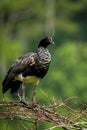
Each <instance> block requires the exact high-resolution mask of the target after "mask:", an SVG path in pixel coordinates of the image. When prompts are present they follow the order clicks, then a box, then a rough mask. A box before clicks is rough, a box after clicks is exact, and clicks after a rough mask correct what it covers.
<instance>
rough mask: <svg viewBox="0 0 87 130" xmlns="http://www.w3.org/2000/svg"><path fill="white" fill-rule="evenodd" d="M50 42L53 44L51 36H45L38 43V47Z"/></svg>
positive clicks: (45, 45)
mask: <svg viewBox="0 0 87 130" xmlns="http://www.w3.org/2000/svg"><path fill="white" fill-rule="evenodd" d="M50 44H54V41H53V40H52V37H49V36H48V37H45V38H44V39H42V40H41V41H40V43H39V45H38V48H39V47H45V48H46V47H47V46H48V45H50Z"/></svg>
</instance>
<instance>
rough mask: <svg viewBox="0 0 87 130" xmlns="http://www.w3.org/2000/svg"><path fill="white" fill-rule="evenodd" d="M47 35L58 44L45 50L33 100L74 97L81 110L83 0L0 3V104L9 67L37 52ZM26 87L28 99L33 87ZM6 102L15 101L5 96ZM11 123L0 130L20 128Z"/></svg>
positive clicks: (86, 42) (86, 75) (85, 85)
mask: <svg viewBox="0 0 87 130" xmlns="http://www.w3.org/2000/svg"><path fill="white" fill-rule="evenodd" d="M47 35H49V36H52V37H53V40H54V42H55V44H56V45H55V46H50V47H49V50H50V52H51V55H52V62H51V66H50V69H49V72H48V74H47V75H46V76H45V78H44V79H42V81H41V82H40V84H39V85H38V87H37V100H38V101H39V102H41V103H42V104H43V103H45V104H49V103H51V101H52V99H54V98H55V99H56V100H64V99H66V98H70V97H75V96H76V97H78V99H79V102H78V105H79V106H82V104H85V103H87V0H38V1H33V0H0V100H2V99H3V95H2V90H1V89H2V85H1V83H2V80H3V79H4V77H5V75H6V73H7V71H8V69H9V68H10V66H11V64H12V63H13V62H14V61H15V59H16V58H17V57H19V56H20V55H23V54H25V53H28V52H30V51H36V50H37V45H38V43H39V41H40V40H41V39H42V38H43V37H45V36H47ZM27 86H28V87H27V93H26V97H27V99H28V100H29V101H31V96H32V90H33V86H32V85H29V84H27ZM5 99H6V100H8V101H10V100H16V101H18V97H17V96H15V95H10V93H9V92H7V93H6V94H5ZM72 105H73V104H72ZM15 123H17V122H15ZM15 123H14V121H4V123H3V121H0V124H2V129H1V130H5V129H6V128H7V126H8V128H7V129H9V130H10V129H11V130H15V129H21V130H22V129H23V130H24V128H23V127H22V126H21V125H20V128H19V125H16V126H15ZM13 125H14V127H13ZM28 126H29V124H28ZM16 127H17V128H16ZM44 128H46V126H44V125H42V126H40V128H39V129H44ZM7 129H6V130H7ZM57 129H58V128H57Z"/></svg>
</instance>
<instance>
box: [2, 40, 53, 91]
mask: <svg viewBox="0 0 87 130" xmlns="http://www.w3.org/2000/svg"><path fill="white" fill-rule="evenodd" d="M52 43H53V41H52V38H51V37H45V38H44V39H42V40H41V41H40V43H39V45H38V50H37V52H36V53H34V52H31V53H28V54H25V55H23V56H21V57H19V58H18V59H16V61H15V62H14V64H12V66H11V68H10V69H9V71H8V73H7V75H6V77H5V79H4V81H3V82H2V92H3V93H5V92H6V91H7V90H9V89H10V91H11V93H14V92H16V91H17V90H18V89H19V87H20V85H21V84H22V83H25V82H29V83H33V84H34V85H35V86H36V85H37V84H38V83H39V80H40V79H42V78H43V77H44V76H45V75H46V73H47V71H48V69H49V65H50V61H51V55H50V53H49V51H48V49H47V46H48V45H50V44H52Z"/></svg>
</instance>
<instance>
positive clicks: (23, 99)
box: [17, 92, 28, 103]
mask: <svg viewBox="0 0 87 130" xmlns="http://www.w3.org/2000/svg"><path fill="white" fill-rule="evenodd" d="M17 96H18V97H19V102H23V103H28V101H26V99H25V97H23V95H22V94H20V93H19V92H18V94H17Z"/></svg>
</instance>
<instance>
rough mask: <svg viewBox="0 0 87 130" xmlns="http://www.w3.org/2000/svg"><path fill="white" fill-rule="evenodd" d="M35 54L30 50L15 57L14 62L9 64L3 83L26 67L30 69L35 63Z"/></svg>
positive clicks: (23, 70) (22, 71)
mask: <svg viewBox="0 0 87 130" xmlns="http://www.w3.org/2000/svg"><path fill="white" fill-rule="evenodd" d="M36 56H37V53H33V52H31V53H28V54H26V55H23V56H21V57H19V58H18V59H16V61H15V62H14V64H12V65H11V67H10V69H9V71H8V73H7V75H6V77H5V79H4V81H3V84H4V83H8V82H9V81H10V80H14V77H15V76H16V75H17V74H21V73H22V74H23V73H25V72H26V70H27V69H28V71H29V70H31V69H30V68H31V67H32V66H34V65H35V63H36Z"/></svg>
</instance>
